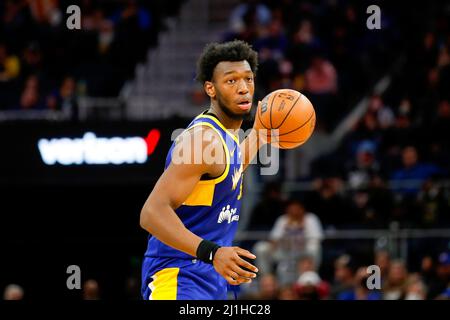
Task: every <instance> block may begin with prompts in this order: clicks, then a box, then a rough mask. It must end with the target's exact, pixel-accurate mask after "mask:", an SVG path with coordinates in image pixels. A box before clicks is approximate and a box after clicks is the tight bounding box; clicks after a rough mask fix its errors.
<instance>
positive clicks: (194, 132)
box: [175, 123, 222, 148]
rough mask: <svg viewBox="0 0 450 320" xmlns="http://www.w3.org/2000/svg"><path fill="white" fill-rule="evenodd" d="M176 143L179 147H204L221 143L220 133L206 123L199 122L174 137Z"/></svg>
mask: <svg viewBox="0 0 450 320" xmlns="http://www.w3.org/2000/svg"><path fill="white" fill-rule="evenodd" d="M175 142H176V144H177V145H180V146H181V147H186V146H193V145H196V146H201V147H202V148H206V147H208V146H210V147H211V146H214V145H220V146H221V145H222V137H221V136H220V133H219V132H217V131H216V130H214V129H213V128H211V127H210V126H208V125H206V124H205V125H204V124H202V123H199V124H198V125H196V126H193V127H190V128H187V129H186V130H184V131H183V132H182V133H181V134H180V136H178V138H177V139H176V141H175Z"/></svg>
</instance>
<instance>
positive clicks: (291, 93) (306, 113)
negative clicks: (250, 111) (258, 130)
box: [255, 89, 316, 149]
mask: <svg viewBox="0 0 450 320" xmlns="http://www.w3.org/2000/svg"><path fill="white" fill-rule="evenodd" d="M255 121H258V122H259V124H257V125H258V126H259V127H262V128H265V129H268V130H270V129H277V130H278V131H275V130H274V131H273V132H272V135H273V137H272V139H271V143H272V144H273V145H275V146H277V147H279V148H281V149H292V148H295V147H298V146H300V145H302V144H303V143H305V142H306V141H307V140H308V139H309V137H310V136H311V134H312V132H313V131H314V126H315V124H316V113H315V111H314V107H313V105H312V104H311V102H310V101H309V100H308V98H306V97H305V95H303V94H301V93H300V92H298V91H295V90H291V89H280V90H276V91H273V92H271V93H269V94H268V95H267V96H265V97H264V99H263V100H262V101H261V107H260V108H258V110H257V111H256V120H255Z"/></svg>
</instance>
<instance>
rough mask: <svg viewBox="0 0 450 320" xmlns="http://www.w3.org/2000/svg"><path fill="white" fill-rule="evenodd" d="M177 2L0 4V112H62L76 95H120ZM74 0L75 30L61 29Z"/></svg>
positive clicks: (22, 0)
mask: <svg viewBox="0 0 450 320" xmlns="http://www.w3.org/2000/svg"><path fill="white" fill-rule="evenodd" d="M181 2H182V1H181V0H180V1H170V2H164V1H139V0H112V1H106V0H82V1H75V2H74V1H70V0H48V1H47V0H5V1H1V2H0V101H1V102H0V110H61V109H64V108H65V107H66V108H70V107H72V108H74V107H76V106H74V104H75V103H76V99H74V97H76V96H83V95H89V96H102V97H104V96H117V95H118V93H119V91H120V89H121V87H122V86H123V84H124V82H125V81H126V80H127V79H130V78H131V77H133V75H134V69H135V65H136V63H137V62H139V61H143V60H144V59H145V57H146V53H147V49H148V48H149V47H150V46H155V45H157V40H158V33H159V32H161V31H162V30H164V29H165V25H164V23H163V17H165V16H169V15H175V14H177V12H178V9H179V5H180V4H181ZM73 4H77V5H79V8H80V11H81V17H80V18H81V19H80V21H81V29H80V30H77V29H74V30H69V29H68V28H67V26H66V20H67V19H68V18H69V17H70V15H71V14H73V12H71V13H70V14H69V13H66V10H67V8H68V7H69V6H70V5H73Z"/></svg>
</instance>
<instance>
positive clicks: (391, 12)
mask: <svg viewBox="0 0 450 320" xmlns="http://www.w3.org/2000/svg"><path fill="white" fill-rule="evenodd" d="M368 5H369V3H366V2H364V1H317V2H312V1H302V2H297V1H289V0H286V1H251V0H250V1H243V2H242V3H241V4H240V5H238V6H237V7H236V8H235V10H234V11H233V13H232V15H231V18H230V27H229V29H230V30H229V32H228V33H227V35H226V36H225V38H226V39H231V38H234V37H238V38H240V39H244V40H247V41H249V42H251V43H252V44H253V46H254V47H255V48H256V49H257V50H258V51H259V55H260V60H261V67H260V70H259V73H258V77H257V81H258V82H257V86H258V90H259V91H258V93H257V94H260V95H264V92H270V91H272V90H274V89H278V88H282V87H290V88H293V89H296V90H299V91H301V92H304V93H305V94H306V95H307V96H308V97H311V100H312V102H313V104H314V106H315V108H316V111H317V118H318V127H317V128H316V131H324V132H327V131H328V132H331V130H332V129H333V128H335V125H336V124H337V123H338V122H339V120H341V119H342V117H343V116H344V115H345V114H346V113H347V111H349V110H348V108H349V107H352V106H354V105H355V104H356V100H354V98H355V97H357V98H358V99H359V98H361V97H362V96H364V95H367V96H368V100H367V102H366V105H365V107H366V111H365V113H364V114H363V116H362V117H361V118H360V120H359V121H357V122H356V123H355V124H354V126H353V127H352V128H351V130H350V131H349V132H348V133H347V134H346V135H345V137H344V139H343V141H342V143H341V144H340V145H339V147H338V148H337V149H335V151H333V152H331V153H327V154H325V155H323V156H321V157H320V158H317V159H315V160H314V161H312V163H311V166H310V169H309V171H308V172H307V174H306V175H305V176H301V177H298V179H300V180H303V179H304V180H305V181H306V182H312V183H311V186H312V187H311V188H307V190H303V191H293V192H291V193H290V194H289V197H290V199H291V200H288V201H286V199H285V197H284V196H286V193H283V192H282V184H281V183H278V182H276V181H271V182H268V183H266V185H265V189H264V190H263V192H262V196H261V199H260V201H259V202H258V203H257V204H256V206H255V207H254V208H253V210H252V213H251V218H250V221H249V225H248V229H249V230H250V231H265V232H267V233H268V234H269V236H268V239H267V240H264V241H257V242H250V243H243V245H246V246H247V247H248V248H249V249H251V250H252V251H253V252H254V253H255V254H256V256H257V261H256V263H257V266H258V267H259V269H260V271H261V274H260V277H259V281H258V282H257V284H255V285H254V286H251V287H250V288H249V290H246V291H245V293H244V294H243V298H249V297H250V298H262V299H265V298H269V299H342V300H355V299H369V300H375V299H425V298H427V299H438V298H439V299H441V298H448V297H449V289H448V288H447V287H448V285H449V284H450V283H449V281H450V278H449V266H450V262H449V260H448V252H447V251H448V250H449V249H450V247H449V244H450V242H449V240H450V236H449V237H448V238H446V239H444V238H441V239H436V238H433V239H409V240H406V241H407V245H408V246H409V249H408V251H409V256H408V258H407V259H406V260H401V259H399V254H398V252H391V251H392V250H390V248H388V247H387V246H385V248H382V249H383V251H379V252H375V253H374V251H375V248H376V246H375V245H374V243H373V241H372V242H370V241H368V242H367V243H364V241H360V240H357V241H355V240H346V241H341V242H339V243H337V241H335V240H334V241H333V240H328V241H327V240H326V239H325V237H324V234H325V232H332V231H333V230H366V229H371V230H381V229H383V230H386V229H389V228H392V227H393V226H394V227H395V228H400V229H402V228H415V229H433V228H435V229H438V228H449V227H450V194H449V193H450V186H449V183H448V182H449V173H450V165H449V163H450V148H449V143H448V137H449V136H450V132H449V130H450V103H449V101H450V100H449V98H450V97H449V92H450V90H449V88H450V55H449V49H450V25H449V21H450V19H449V15H450V8H449V6H448V4H446V3H445V1H437V2H433V3H432V4H430V6H427V8H426V9H423V10H418V8H415V6H414V5H412V6H410V7H408V8H404V7H403V6H401V5H400V4H395V3H392V2H390V3H387V2H383V3H381V4H380V6H381V9H382V20H381V26H382V28H381V30H369V29H367V28H366V25H365V20H366V18H367V17H368V15H367V14H366V10H365V9H366V8H367V6H368ZM421 8H423V7H421ZM418 12H420V17H419V13H418ZM411 30H414V32H411ZM385 74H390V75H391V83H390V85H389V87H388V89H387V90H386V91H385V92H383V93H382V94H376V93H372V92H370V91H368V90H369V89H370V88H373V85H374V83H375V82H376V81H378V80H379V79H380V78H381V77H382V76H383V75H385ZM343 102H345V103H343ZM298 161H299V162H301V161H302V159H299V160H298ZM280 175H281V176H280V177H279V180H280V181H283V180H284V179H283V172H282V173H281V174H280ZM297 181H298V180H297ZM380 250H381V248H380ZM361 252H362V254H361ZM372 255H373V256H372ZM383 259H384V260H383ZM349 261H350V262H349ZM387 261H388V262H387ZM380 263H381V264H383V263H384V264H383V265H380ZM371 264H375V265H380V267H381V269H382V270H381V273H382V275H381V282H382V285H381V289H380V290H368V289H367V285H366V280H367V277H368V276H369V275H370V274H368V273H367V272H366V271H367V266H370V265H371ZM331 266H334V268H333V267H331ZM258 286H259V287H258Z"/></svg>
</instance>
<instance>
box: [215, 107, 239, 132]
mask: <svg viewBox="0 0 450 320" xmlns="http://www.w3.org/2000/svg"><path fill="white" fill-rule="evenodd" d="M208 113H212V114H214V115H215V116H216V117H217V118H218V119H219V121H220V123H221V124H222V125H223V126H224V127H225V128H227V129H228V130H238V129H240V128H241V125H242V122H243V120H242V119H233V118H232V117H230V116H229V115H227V114H226V113H225V112H223V110H222V109H221V108H220V107H218V106H215V105H214V104H211V106H210V107H209V110H208Z"/></svg>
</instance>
